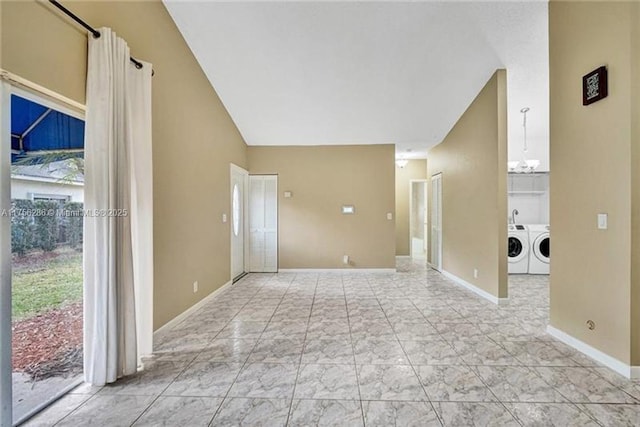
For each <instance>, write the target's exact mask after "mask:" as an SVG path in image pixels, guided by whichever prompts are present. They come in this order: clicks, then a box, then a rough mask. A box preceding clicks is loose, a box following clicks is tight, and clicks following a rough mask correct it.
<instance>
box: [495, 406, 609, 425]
mask: <svg viewBox="0 0 640 427" xmlns="http://www.w3.org/2000/svg"><path fill="white" fill-rule="evenodd" d="M505 406H506V407H507V409H509V410H510V411H511V413H512V414H513V415H514V416H515V417H516V419H517V420H518V421H520V422H521V423H522V424H523V425H525V426H550V427H597V426H598V425H599V424H598V423H596V422H595V421H594V420H593V419H591V418H590V417H589V416H588V415H587V414H585V413H584V412H582V411H580V409H578V407H577V406H575V405H574V404H572V403H507V404H505Z"/></svg>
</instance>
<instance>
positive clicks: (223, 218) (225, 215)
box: [222, 214, 227, 222]
mask: <svg viewBox="0 0 640 427" xmlns="http://www.w3.org/2000/svg"><path fill="white" fill-rule="evenodd" d="M222 222H227V214H222Z"/></svg>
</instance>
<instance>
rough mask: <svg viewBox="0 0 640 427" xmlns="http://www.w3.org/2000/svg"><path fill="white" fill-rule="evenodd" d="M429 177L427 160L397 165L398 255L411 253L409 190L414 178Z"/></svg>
mask: <svg viewBox="0 0 640 427" xmlns="http://www.w3.org/2000/svg"><path fill="white" fill-rule="evenodd" d="M426 178H427V161H426V160H409V163H407V166H405V167H404V168H399V167H396V255H399V256H408V255H411V250H410V247H409V231H410V230H409V198H410V197H409V192H410V183H411V180H412V179H426Z"/></svg>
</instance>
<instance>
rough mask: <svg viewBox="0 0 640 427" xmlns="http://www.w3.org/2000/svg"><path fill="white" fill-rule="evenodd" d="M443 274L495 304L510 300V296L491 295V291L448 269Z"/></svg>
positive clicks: (505, 302) (502, 303)
mask: <svg viewBox="0 0 640 427" xmlns="http://www.w3.org/2000/svg"><path fill="white" fill-rule="evenodd" d="M441 273H442V275H443V276H444V277H446V278H447V279H450V280H452V281H453V282H455V283H457V284H458V285H460V286H462V287H463V288H466V289H468V290H470V291H471V292H473V293H475V294H477V295H480V296H481V297H482V298H484V299H486V300H488V301H491V302H492V303H494V304H499V305H504V304H507V303H508V302H509V298H498V297H496V296H494V295H491V294H490V293H489V292H487V291H485V290H483V289H480V288H479V287H477V286H475V285H472V284H471V283H469V282H467V281H466V280H464V279H461V278H459V277H458V276H456V275H455V274H451V273H449V272H448V271H445V270H442V271H441Z"/></svg>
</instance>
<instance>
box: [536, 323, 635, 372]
mask: <svg viewBox="0 0 640 427" xmlns="http://www.w3.org/2000/svg"><path fill="white" fill-rule="evenodd" d="M547 333H548V334H549V335H551V336H552V337H554V338H555V339H557V340H559V341H562V342H563V343H565V344H566V345H568V346H569V347H573V348H574V349H576V350H578V351H579V352H580V353H583V354H584V355H586V356H588V357H590V358H592V359H593V360H595V361H596V362H600V363H602V364H603V365H605V366H606V367H607V368H609V369H612V370H614V371H616V372H617V373H619V374H620V375H622V376H624V377H626V378H633V377H634V375H635V376H636V378H638V375H640V367H639V366H629V365H627V364H626V363H624V362H621V361H619V360H618V359H616V358H615V357H612V356H609V355H608V354H606V353H603V352H602V351H600V350H598V349H597V348H595V347H592V346H590V345H589V344H587V343H585V342H583V341H580V340H579V339H578V338H576V337H574V336H573V335H569V334H568V333H566V332H563V331H561V330H560V329H557V328H554V327H553V326H551V325H548V326H547Z"/></svg>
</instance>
